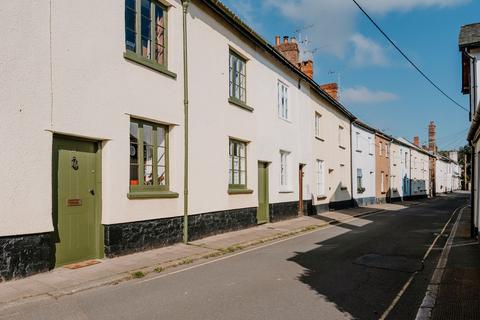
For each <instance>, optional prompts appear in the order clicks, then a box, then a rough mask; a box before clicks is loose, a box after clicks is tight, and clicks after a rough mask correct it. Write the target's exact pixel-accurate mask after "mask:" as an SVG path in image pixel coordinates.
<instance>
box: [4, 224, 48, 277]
mask: <svg viewBox="0 0 480 320" xmlns="http://www.w3.org/2000/svg"><path fill="white" fill-rule="evenodd" d="M54 266H55V247H54V243H53V240H52V233H39V234H31V235H22V236H11V237H0V282H1V281H5V280H10V279H13V278H21V277H26V276H29V275H32V274H35V273H39V272H45V271H48V270H51V269H53V268H54Z"/></svg>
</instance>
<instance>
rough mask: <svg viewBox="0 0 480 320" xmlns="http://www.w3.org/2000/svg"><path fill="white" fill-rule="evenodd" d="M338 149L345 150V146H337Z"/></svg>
mask: <svg viewBox="0 0 480 320" xmlns="http://www.w3.org/2000/svg"><path fill="white" fill-rule="evenodd" d="M338 147H339V148H340V149H342V150H345V149H346V148H345V147H344V146H338Z"/></svg>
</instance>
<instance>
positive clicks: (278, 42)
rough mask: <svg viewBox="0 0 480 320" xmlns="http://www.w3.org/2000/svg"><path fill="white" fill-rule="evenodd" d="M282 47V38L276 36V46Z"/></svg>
mask: <svg viewBox="0 0 480 320" xmlns="http://www.w3.org/2000/svg"><path fill="white" fill-rule="evenodd" d="M279 45H280V36H275V46H279Z"/></svg>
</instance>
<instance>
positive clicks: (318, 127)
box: [315, 112, 322, 139]
mask: <svg viewBox="0 0 480 320" xmlns="http://www.w3.org/2000/svg"><path fill="white" fill-rule="evenodd" d="M315 137H317V138H319V139H322V115H321V114H320V113H318V112H315Z"/></svg>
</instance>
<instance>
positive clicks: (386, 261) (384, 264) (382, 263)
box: [354, 253, 423, 273]
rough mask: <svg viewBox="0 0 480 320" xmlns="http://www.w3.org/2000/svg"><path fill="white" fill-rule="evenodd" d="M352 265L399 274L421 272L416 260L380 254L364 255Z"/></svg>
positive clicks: (418, 262)
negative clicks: (397, 272) (398, 272)
mask: <svg viewBox="0 0 480 320" xmlns="http://www.w3.org/2000/svg"><path fill="white" fill-rule="evenodd" d="M354 264H358V265H362V266H366V267H369V268H377V269H385V270H392V271H400V272H409V273H413V272H415V271H420V270H422V267H423V266H422V263H421V262H420V261H417V260H416V259H410V258H407V257H404V256H384V255H380V254H374V253H370V254H366V255H364V256H361V257H359V258H357V259H356V260H355V261H354Z"/></svg>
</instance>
